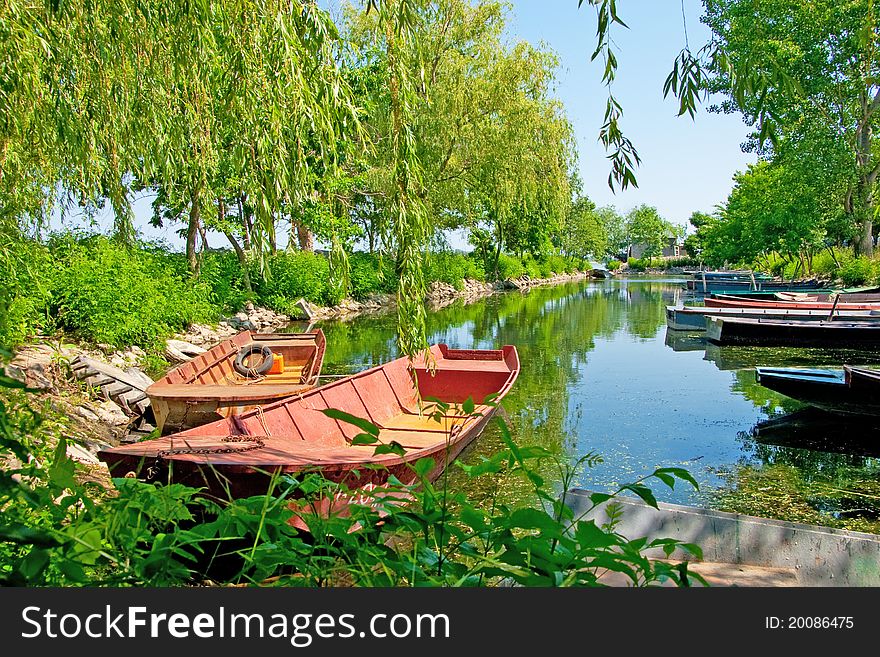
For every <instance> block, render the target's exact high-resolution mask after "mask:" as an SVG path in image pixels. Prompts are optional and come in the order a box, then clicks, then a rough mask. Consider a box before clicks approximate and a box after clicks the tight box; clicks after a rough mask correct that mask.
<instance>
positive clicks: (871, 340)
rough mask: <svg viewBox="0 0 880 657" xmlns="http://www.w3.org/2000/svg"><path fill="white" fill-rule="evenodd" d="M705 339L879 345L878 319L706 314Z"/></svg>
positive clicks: (749, 342) (816, 344) (803, 344)
mask: <svg viewBox="0 0 880 657" xmlns="http://www.w3.org/2000/svg"><path fill="white" fill-rule="evenodd" d="M706 339H707V340H709V341H710V342H715V343H716V344H721V345H725V344H754V345H777V346H792V347H796V346H801V347H805V346H811V347H823V346H850V345H855V344H858V345H861V346H865V345H871V346H878V345H880V323H878V322H876V321H842V320H830V321H828V320H823V321H812V322H809V321H800V320H790V319H754V318H729V317H714V316H709V317H707V319H706Z"/></svg>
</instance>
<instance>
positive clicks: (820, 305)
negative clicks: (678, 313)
mask: <svg viewBox="0 0 880 657" xmlns="http://www.w3.org/2000/svg"><path fill="white" fill-rule="evenodd" d="M705 304H706V306H708V307H709V308H787V309H790V310H827V311H828V312H831V309H832V308H836V309H837V310H880V302H875V303H867V302H864V303H850V302H847V301H840V302H838V304H837V306H836V307H835V305H834V302H833V301H781V300H773V299H747V298H744V297H733V296H726V295H723V294H722V295H718V296H717V297H707V298H706V300H705Z"/></svg>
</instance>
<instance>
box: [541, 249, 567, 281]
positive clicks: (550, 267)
mask: <svg viewBox="0 0 880 657" xmlns="http://www.w3.org/2000/svg"><path fill="white" fill-rule="evenodd" d="M545 262H546V265H547V272H548V273H547V276H551V275H553V274H567V273H569V272H571V271H573V270H574V262H573V261H572V260H571V259H570V258H566V257H564V256H561V255H558V254H555V253H554V254H552V255H549V256H547V259H546V261H545Z"/></svg>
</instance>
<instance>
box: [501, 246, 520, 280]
mask: <svg viewBox="0 0 880 657" xmlns="http://www.w3.org/2000/svg"><path fill="white" fill-rule="evenodd" d="M525 273H526V268H525V267H524V266H523V263H522V261H521V260H520V259H519V258H516V257H514V256H509V255H507V254H506V253H502V254H501V255H500V256H499V257H498V280H501V281H504V280H507V279H508V278H520V277H522V275H523V274H525Z"/></svg>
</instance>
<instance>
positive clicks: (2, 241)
mask: <svg viewBox="0 0 880 657" xmlns="http://www.w3.org/2000/svg"><path fill="white" fill-rule="evenodd" d="M0 222H2V220H0ZM50 262H51V257H50V255H49V253H48V251H47V249H46V248H45V247H44V246H42V245H41V244H38V243H37V242H35V241H33V240H27V239H24V238H23V236H22V235H21V234H20V233H19V231H18V227H17V226H6V227H4V226H3V224H2V223H0V347H2V346H4V345H5V346H9V347H11V346H13V345H16V344H18V343H20V342H22V341H23V340H24V339H25V338H26V337H27V336H28V335H29V334H32V333H34V332H35V331H36V330H37V329H38V327H40V326H42V325H44V324H46V323H47V322H46V307H47V303H48V300H49V296H50V293H51V285H50V283H49V281H48V280H47V278H48V275H49V272H51V268H50Z"/></svg>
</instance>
